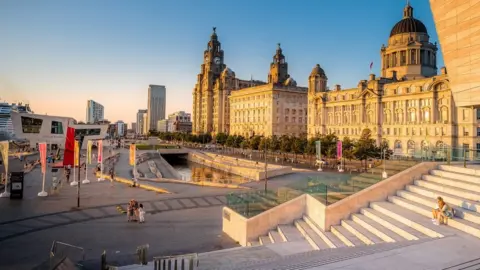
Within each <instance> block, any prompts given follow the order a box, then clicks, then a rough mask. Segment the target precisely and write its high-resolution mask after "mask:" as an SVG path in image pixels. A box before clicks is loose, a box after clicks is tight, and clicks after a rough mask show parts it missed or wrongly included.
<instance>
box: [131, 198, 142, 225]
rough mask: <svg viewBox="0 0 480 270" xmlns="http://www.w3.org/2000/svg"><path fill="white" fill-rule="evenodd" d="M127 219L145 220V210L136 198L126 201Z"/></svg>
mask: <svg viewBox="0 0 480 270" xmlns="http://www.w3.org/2000/svg"><path fill="white" fill-rule="evenodd" d="M127 221H128V222H130V221H133V222H137V221H138V222H139V223H144V222H145V210H144V209H143V204H141V203H140V204H139V203H138V202H137V201H136V200H134V199H132V200H130V202H129V203H128V207H127Z"/></svg>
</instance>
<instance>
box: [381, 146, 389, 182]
mask: <svg viewBox="0 0 480 270" xmlns="http://www.w3.org/2000/svg"><path fill="white" fill-rule="evenodd" d="M386 151H387V149H385V148H384V149H383V172H382V178H383V179H386V178H388V174H387V171H386V170H385V163H386V162H387V158H386V156H385V155H386Z"/></svg>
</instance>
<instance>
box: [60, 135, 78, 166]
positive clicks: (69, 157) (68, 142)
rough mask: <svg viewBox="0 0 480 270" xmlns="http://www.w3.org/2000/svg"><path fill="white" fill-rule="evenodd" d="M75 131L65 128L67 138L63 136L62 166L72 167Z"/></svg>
mask: <svg viewBox="0 0 480 270" xmlns="http://www.w3.org/2000/svg"><path fill="white" fill-rule="evenodd" d="M74 151H75V129H74V128H72V127H68V128H67V136H65V152H64V154H63V166H73V162H74V158H73V156H74V155H75V153H74Z"/></svg>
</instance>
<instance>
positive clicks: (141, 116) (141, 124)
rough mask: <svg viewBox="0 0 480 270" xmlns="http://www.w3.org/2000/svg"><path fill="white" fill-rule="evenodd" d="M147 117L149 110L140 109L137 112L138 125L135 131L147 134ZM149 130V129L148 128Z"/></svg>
mask: <svg viewBox="0 0 480 270" xmlns="http://www.w3.org/2000/svg"><path fill="white" fill-rule="evenodd" d="M146 118H147V110H138V112H137V125H136V127H135V133H137V134H146V132H145V126H146V125H145V123H146V121H145V120H146ZM147 131H148V130H147Z"/></svg>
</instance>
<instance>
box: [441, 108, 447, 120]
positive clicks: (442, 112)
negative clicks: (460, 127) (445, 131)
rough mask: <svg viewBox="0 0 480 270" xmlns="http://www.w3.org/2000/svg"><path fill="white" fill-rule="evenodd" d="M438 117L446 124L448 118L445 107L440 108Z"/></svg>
mask: <svg viewBox="0 0 480 270" xmlns="http://www.w3.org/2000/svg"><path fill="white" fill-rule="evenodd" d="M440 117H441V119H440V121H442V122H444V123H445V122H448V120H449V119H448V118H449V117H448V108H447V107H442V108H440Z"/></svg>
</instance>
